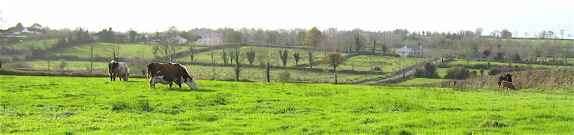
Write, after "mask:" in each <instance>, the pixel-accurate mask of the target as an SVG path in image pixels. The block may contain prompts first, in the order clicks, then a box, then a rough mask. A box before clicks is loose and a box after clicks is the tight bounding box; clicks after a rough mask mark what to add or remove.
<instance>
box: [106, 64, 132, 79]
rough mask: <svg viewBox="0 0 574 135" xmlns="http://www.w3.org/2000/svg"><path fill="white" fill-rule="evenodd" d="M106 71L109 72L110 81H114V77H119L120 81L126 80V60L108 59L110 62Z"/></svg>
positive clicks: (128, 71)
mask: <svg viewBox="0 0 574 135" xmlns="http://www.w3.org/2000/svg"><path fill="white" fill-rule="evenodd" d="M108 72H109V73H110V81H115V80H116V77H118V78H120V81H121V80H122V79H123V80H124V81H128V78H129V76H130V70H129V69H128V65H127V64H126V62H117V61H115V60H112V61H110V64H108Z"/></svg>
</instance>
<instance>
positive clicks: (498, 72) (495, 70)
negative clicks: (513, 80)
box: [488, 68, 502, 75]
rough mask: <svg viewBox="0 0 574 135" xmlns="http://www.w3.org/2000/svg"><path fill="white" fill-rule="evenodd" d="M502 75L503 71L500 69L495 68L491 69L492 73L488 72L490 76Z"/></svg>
mask: <svg viewBox="0 0 574 135" xmlns="http://www.w3.org/2000/svg"><path fill="white" fill-rule="evenodd" d="M500 73H502V70H500V69H498V68H493V69H490V71H489V72H488V75H496V74H500Z"/></svg>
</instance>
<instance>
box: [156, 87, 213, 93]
mask: <svg viewBox="0 0 574 135" xmlns="http://www.w3.org/2000/svg"><path fill="white" fill-rule="evenodd" d="M165 91H179V92H215V90H210V89H196V90H194V89H186V88H182V89H179V88H167V89H165Z"/></svg>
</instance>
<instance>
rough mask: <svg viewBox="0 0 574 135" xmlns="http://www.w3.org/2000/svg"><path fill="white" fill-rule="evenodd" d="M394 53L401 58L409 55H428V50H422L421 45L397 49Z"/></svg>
mask: <svg viewBox="0 0 574 135" xmlns="http://www.w3.org/2000/svg"><path fill="white" fill-rule="evenodd" d="M395 53H396V54H399V55H401V57H407V56H409V55H428V49H423V47H422V45H418V46H417V45H407V46H404V47H403V48H400V49H397V50H396V51H395Z"/></svg>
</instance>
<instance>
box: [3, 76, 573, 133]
mask: <svg viewBox="0 0 574 135" xmlns="http://www.w3.org/2000/svg"><path fill="white" fill-rule="evenodd" d="M197 83H198V85H199V89H198V90H189V89H188V88H187V86H184V88H186V89H169V88H167V85H161V84H160V85H156V89H149V88H148V86H149V84H148V80H147V79H138V78H134V79H130V82H119V81H116V82H109V80H108V78H97V77H94V78H80V77H39V76H6V75H2V76H0V93H1V94H0V106H1V107H0V119H1V121H0V134H570V133H571V132H572V130H574V124H572V121H574V114H573V112H574V104H572V100H573V99H574V93H573V92H572V91H552V90H549V91H544V92H541V91H503V90H493V89H462V88H454V89H451V88H425V87H400V86H355V85H332V84H302V83H244V82H222V81H206V80H198V81H197Z"/></svg>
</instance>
